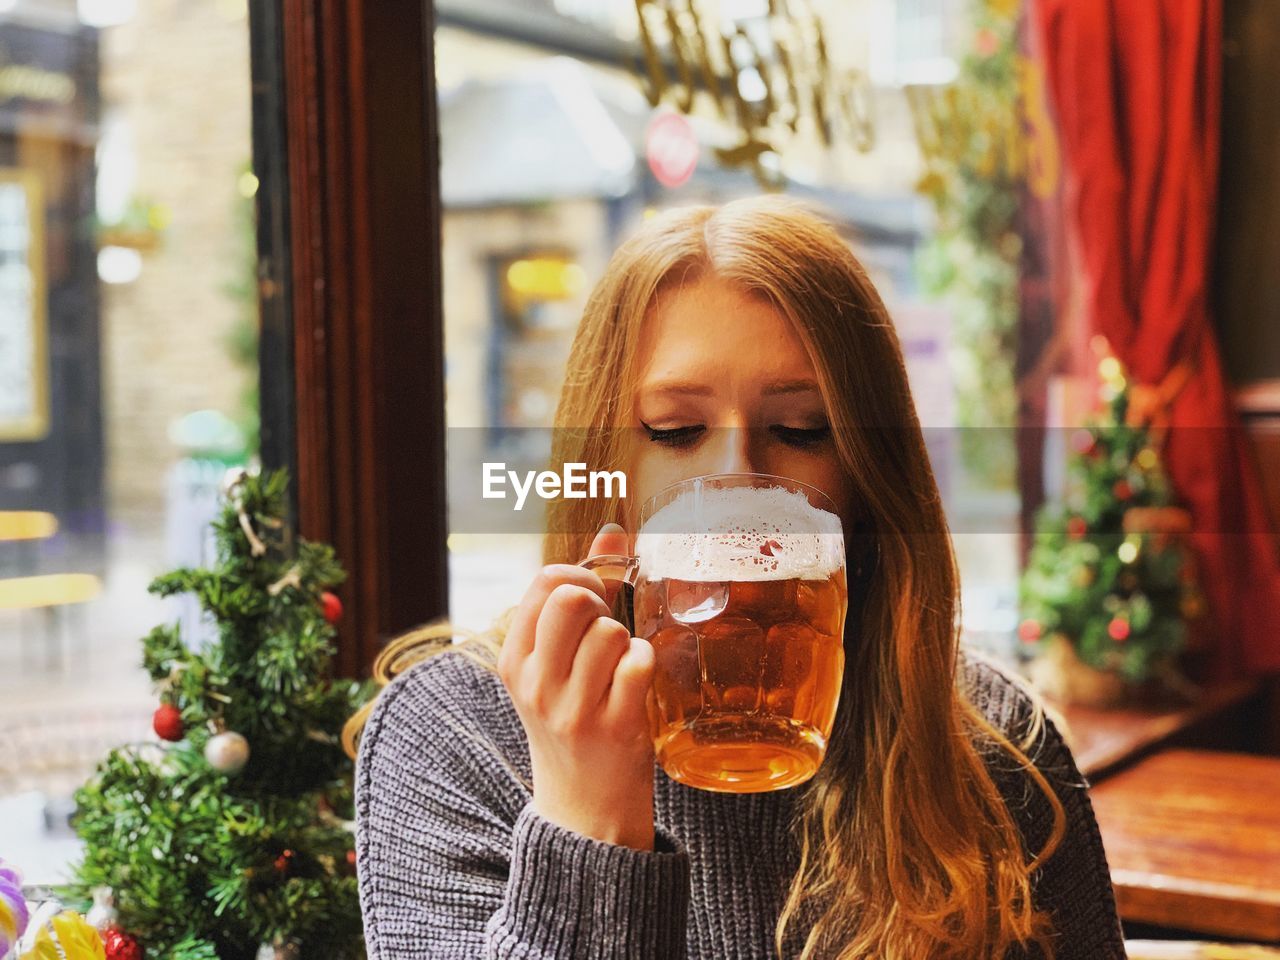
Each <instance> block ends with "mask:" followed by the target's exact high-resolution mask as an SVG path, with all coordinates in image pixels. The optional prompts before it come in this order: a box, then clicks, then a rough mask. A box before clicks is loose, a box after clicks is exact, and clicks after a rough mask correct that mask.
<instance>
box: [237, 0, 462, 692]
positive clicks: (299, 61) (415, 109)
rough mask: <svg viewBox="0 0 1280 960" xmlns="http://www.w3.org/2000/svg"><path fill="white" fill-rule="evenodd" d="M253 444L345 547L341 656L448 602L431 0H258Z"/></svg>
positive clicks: (365, 662)
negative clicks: (257, 358)
mask: <svg viewBox="0 0 1280 960" xmlns="http://www.w3.org/2000/svg"><path fill="white" fill-rule="evenodd" d="M250 9H251V11H252V13H251V22H250V33H251V44H252V47H253V51H254V54H253V58H252V60H253V73H254V77H253V81H254V84H253V89H254V164H255V172H256V173H257V175H258V177H259V182H260V187H259V217H258V241H259V254H260V261H259V262H260V268H259V287H260V300H261V304H262V370H261V380H262V421H263V442H262V459H263V463H264V466H266V467H275V466H286V467H289V468H290V470H291V475H292V477H293V496H294V501H293V510H294V521H295V525H296V529H297V530H298V531H299V533H301V535H302V536H305V537H308V538H311V539H315V540H323V541H326V542H329V543H332V544H333V545H334V547H335V548H336V549H337V552H338V556H339V558H340V559H341V561H342V562H343V564H344V565H345V566H346V568H347V571H348V580H347V582H346V583H345V584H344V585H343V586H342V588H341V590H340V594H341V597H342V600H343V604H344V607H345V612H344V616H343V619H342V622H341V624H340V629H339V650H338V657H337V665H336V668H337V672H338V673H340V674H341V675H344V676H357V675H362V674H364V673H367V670H368V667H369V665H370V663H371V662H372V660H373V658H374V656H376V654H377V652H378V650H379V649H380V648H381V646H382V644H383V643H384V642H385V640H386V639H387V638H388V637H390V636H393V635H395V634H396V633H399V632H401V631H403V630H405V629H407V628H409V627H412V626H414V625H417V624H420V623H423V622H426V621H428V620H430V619H433V618H435V617H439V616H443V615H444V614H445V613H446V612H447V598H448V590H447V584H448V578H447V564H446V557H447V554H446V546H445V538H446V535H447V520H446V512H445V504H446V490H445V470H444V451H445V440H444V436H445V435H444V362H443V361H444V346H443V331H444V324H443V307H442V301H441V290H440V187H439V183H440V180H439V169H438V157H439V150H438V135H437V122H436V94H435V69H434V55H433V23H432V16H433V13H432V4H431V3H430V2H429V0H264V2H262V3H253V4H250Z"/></svg>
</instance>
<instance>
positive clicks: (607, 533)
mask: <svg viewBox="0 0 1280 960" xmlns="http://www.w3.org/2000/svg"><path fill="white" fill-rule="evenodd" d="M630 549H631V538H630V537H628V536H627V531H625V530H623V529H622V527H620V526H619V525H618V524H616V523H606V524H605V525H604V526H603V527H601V528H600V532H599V533H597V534H596V537H595V539H594V540H592V541H591V549H590V550H588V551H587V556H588V557H598V556H601V555H603V554H618V555H620V556H624V557H625V556H626V555H627V552H628V551H629V550H630Z"/></svg>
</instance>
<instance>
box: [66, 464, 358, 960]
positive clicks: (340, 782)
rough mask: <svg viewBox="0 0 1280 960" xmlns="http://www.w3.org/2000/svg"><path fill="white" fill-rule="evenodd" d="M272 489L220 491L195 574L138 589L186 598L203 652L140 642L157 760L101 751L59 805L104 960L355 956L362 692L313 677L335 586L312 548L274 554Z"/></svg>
mask: <svg viewBox="0 0 1280 960" xmlns="http://www.w3.org/2000/svg"><path fill="white" fill-rule="evenodd" d="M286 483H287V481H286V478H285V476H284V474H283V473H282V472H280V473H274V474H270V475H266V476H261V477H260V476H256V475H251V474H247V473H245V472H244V471H242V470H241V471H232V472H231V473H229V474H228V478H227V481H226V483H225V484H224V493H225V495H226V501H225V503H224V506H223V509H222V512H221V515H220V517H219V518H218V519H217V520H216V521H215V523H214V534H215V537H216V545H217V560H216V564H215V566H214V567H213V569H208V570H191V569H182V570H175V571H173V572H172V573H168V574H165V575H164V576H161V577H159V578H157V579H156V580H155V581H154V582H153V583H152V585H151V588H150V589H151V591H152V592H153V593H156V594H159V595H161V596H170V595H173V594H178V593H183V592H187V591H190V592H194V593H195V594H196V595H197V596H198V598H199V600H200V603H201V606H202V607H203V609H204V610H205V611H206V612H207V614H208V615H210V616H211V617H212V618H213V619H214V621H215V622H216V624H217V631H218V640H217V641H216V642H214V643H211V644H209V645H208V646H207V647H206V648H204V649H199V650H192V649H189V648H188V646H187V645H186V644H184V642H183V639H182V637H180V636H179V634H178V629H177V627H171V626H162V627H157V628H156V629H155V630H153V631H152V632H151V633H150V634H149V635H148V636H147V637H146V638H144V640H143V661H144V665H145V666H146V669H147V670H148V672H149V673H150V674H151V677H152V679H153V680H154V681H156V683H157V686H158V688H159V694H160V701H161V702H160V706H159V708H158V709H157V710H156V712H155V717H154V726H155V730H156V733H157V735H158V736H159V737H160V738H161V739H162V740H163V741H168V742H169V745H167V746H161V745H160V744H142V745H131V746H127V747H122V748H120V749H117V750H115V751H113V752H112V753H111V754H110V755H109V756H108V757H107V758H106V760H105V761H104V762H103V763H102V764H100V766H99V767H98V770H97V772H96V774H95V776H94V777H93V779H92V780H90V782H89V783H88V784H86V785H85V786H84V787H83V788H81V790H80V791H79V792H78V793H77V794H76V802H77V813H76V817H75V826H76V830H77V832H78V833H79V835H80V837H81V838H82V839H83V841H84V844H85V854H84V860H83V862H82V863H81V864H80V865H79V867H78V870H77V875H76V878H75V880H76V882H75V885H74V886H73V887H72V888H71V890H70V891H69V893H70V894H71V895H73V896H75V897H77V898H79V899H80V900H81V901H82V902H84V901H86V900H87V898H88V897H89V895H90V894H92V893H94V892H95V891H96V892H97V894H98V898H97V899H98V901H99V908H98V917H99V924H100V925H101V926H103V927H108V928H109V929H107V930H106V931H105V932H104V940H105V941H106V943H107V946H108V960H112V958H113V957H118V958H140V957H143V956H145V957H146V958H147V960H256V958H258V957H259V956H264V957H288V956H306V957H326V958H333V960H348V958H357V957H363V956H364V950H363V945H362V939H361V920H360V909H359V903H358V898H357V889H356V879H355V868H354V862H355V858H354V854H353V850H352V834H351V830H350V822H349V818H350V817H351V816H352V808H351V802H352V801H351V775H352V769H351V764H350V761H349V760H348V759H347V757H346V755H345V754H344V753H343V751H342V747H341V745H340V743H339V730H340V729H341V727H342V724H343V722H344V721H345V720H346V718H347V717H348V716H350V714H351V713H352V711H353V710H354V709H355V708H356V707H357V706H358V705H359V702H360V700H361V699H362V697H363V692H364V691H363V690H362V689H361V687H360V686H359V685H357V684H354V683H352V682H349V681H334V680H331V679H329V678H328V677H327V675H326V671H327V669H328V667H329V663H330V658H331V656H332V653H333V637H334V628H333V624H334V623H335V622H336V621H337V619H338V618H339V617H340V615H341V604H340V603H339V602H338V599H337V597H336V596H335V595H334V594H333V593H331V592H330V591H331V588H333V587H334V586H335V585H337V584H338V583H339V582H340V581H341V580H342V579H343V576H344V575H343V572H342V569H341V567H340V566H339V565H338V562H337V561H336V559H335V558H334V554H333V550H332V549H331V548H330V547H327V546H323V545H320V544H316V543H309V542H307V541H305V540H301V539H298V540H297V541H296V543H294V542H292V541H293V538H292V536H291V534H290V531H289V529H288V528H287V527H286V525H285V523H284V521H283V519H282V518H283V514H284V507H285V488H286ZM344 818H347V819H344ZM104 888H110V890H109V892H110V893H113V894H114V904H111V905H110V906H109V907H108V908H106V909H105V910H103V909H101V898H102V893H103V890H104Z"/></svg>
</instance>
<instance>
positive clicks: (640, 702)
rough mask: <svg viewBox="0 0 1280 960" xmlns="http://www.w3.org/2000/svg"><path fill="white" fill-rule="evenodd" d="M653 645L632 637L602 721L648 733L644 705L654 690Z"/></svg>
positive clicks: (617, 671)
mask: <svg viewBox="0 0 1280 960" xmlns="http://www.w3.org/2000/svg"><path fill="white" fill-rule="evenodd" d="M653 666H654V655H653V645H652V644H650V643H649V641H648V640H642V639H641V638H639V637H632V638H631V643H630V645H629V646H628V648H627V652H626V653H625V654H623V655H622V658H621V659H620V660H619V661H618V666H617V668H616V669H615V670H614V671H613V686H612V687H610V688H609V697H608V702H607V704H606V706H605V717H606V719H607V720H608V722H610V723H615V724H618V725H619V726H620V727H623V728H625V727H631V726H634V727H636V728H637V729H640V730H644V731H646V732H647V730H648V724H649V714H648V707H647V701H648V698H649V690H650V688H651V687H652V686H653Z"/></svg>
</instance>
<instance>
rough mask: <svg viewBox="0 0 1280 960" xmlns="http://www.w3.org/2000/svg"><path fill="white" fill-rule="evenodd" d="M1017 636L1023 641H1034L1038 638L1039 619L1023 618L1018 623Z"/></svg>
mask: <svg viewBox="0 0 1280 960" xmlns="http://www.w3.org/2000/svg"><path fill="white" fill-rule="evenodd" d="M1018 637H1019V639H1021V640H1022V642H1023V643H1035V642H1036V641H1037V640H1039V639H1040V621H1039V620H1031V619H1026V620H1023V621H1022V622H1021V623H1020V624H1018Z"/></svg>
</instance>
